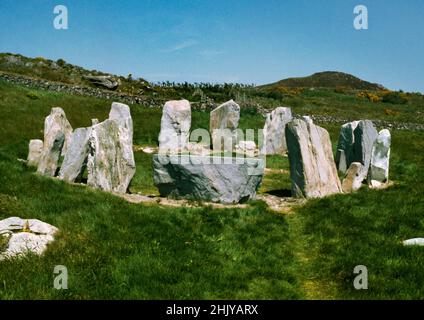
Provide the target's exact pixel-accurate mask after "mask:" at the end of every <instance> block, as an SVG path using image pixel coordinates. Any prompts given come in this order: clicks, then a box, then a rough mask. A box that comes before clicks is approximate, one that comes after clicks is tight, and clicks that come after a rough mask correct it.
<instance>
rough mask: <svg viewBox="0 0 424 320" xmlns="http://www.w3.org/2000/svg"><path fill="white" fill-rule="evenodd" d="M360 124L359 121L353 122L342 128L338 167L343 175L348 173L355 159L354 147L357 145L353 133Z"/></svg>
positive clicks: (337, 155) (337, 160) (337, 159)
mask: <svg viewBox="0 0 424 320" xmlns="http://www.w3.org/2000/svg"><path fill="white" fill-rule="evenodd" d="M358 124H359V121H352V122H348V123H345V124H344V125H342V127H341V128H340V135H339V141H338V144H337V152H336V166H337V169H338V170H339V171H340V172H342V173H346V171H347V169H348V168H349V166H350V164H351V163H352V162H353V159H354V156H353V145H354V143H355V136H354V134H353V132H354V131H355V129H356V127H357V126H358Z"/></svg>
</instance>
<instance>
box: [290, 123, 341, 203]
mask: <svg viewBox="0 0 424 320" xmlns="http://www.w3.org/2000/svg"><path fill="white" fill-rule="evenodd" d="M286 140H287V148H288V154H289V162H290V177H291V180H292V193H293V195H294V196H297V197H306V198H317V197H323V196H327V195H331V194H334V193H340V192H342V187H341V184H340V180H339V177H338V175H337V169H336V164H335V162H334V158H333V152H332V147H331V141H330V135H329V134H328V132H327V130H325V129H323V128H321V127H319V126H317V125H314V124H313V123H310V122H307V121H305V120H303V119H295V120H293V121H291V122H289V123H288V124H287V126H286Z"/></svg>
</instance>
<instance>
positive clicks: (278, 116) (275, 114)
mask: <svg viewBox="0 0 424 320" xmlns="http://www.w3.org/2000/svg"><path fill="white" fill-rule="evenodd" d="M292 118H293V117H292V112H291V109H290V108H285V107H278V108H276V109H275V110H273V111H272V112H271V113H268V114H267V115H266V121H265V126H264V131H263V133H264V143H265V144H264V148H263V151H262V153H263V154H267V155H273V154H283V153H285V152H287V143H286V133H285V128H286V124H287V123H289V122H290V121H291V120H292Z"/></svg>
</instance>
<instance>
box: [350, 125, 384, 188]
mask: <svg viewBox="0 0 424 320" xmlns="http://www.w3.org/2000/svg"><path fill="white" fill-rule="evenodd" d="M353 134H354V144H353V162H360V163H362V170H361V176H362V177H363V180H366V179H367V176H368V170H369V168H370V164H371V154H372V147H373V145H374V142H375V140H376V139H377V136H378V132H377V129H376V128H375V126H374V124H373V123H372V121H370V120H361V121H359V123H358V126H357V127H356V129H355V130H354V132H353ZM349 165H350V163H349Z"/></svg>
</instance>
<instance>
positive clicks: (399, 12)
mask: <svg viewBox="0 0 424 320" xmlns="http://www.w3.org/2000/svg"><path fill="white" fill-rule="evenodd" d="M58 4H63V5H65V6H67V8H68V16H69V28H68V30H56V29H55V28H54V27H53V19H54V17H55V15H54V14H53V8H54V7H55V6H56V5H58ZM359 4H364V5H366V6H367V7H368V11H369V12H368V13H369V29H368V30H361V31H358V30H355V29H354V27H353V19H354V13H353V8H354V7H355V6H356V5H359ZM0 51H1V52H13V53H20V54H23V55H26V56H31V57H36V56H43V57H46V58H49V59H54V60H56V59H58V58H63V59H65V60H66V61H67V62H70V63H73V64H77V65H80V66H83V67H85V68H89V69H98V70H102V71H105V72H110V73H115V74H121V75H127V74H128V73H132V74H133V76H136V77H143V78H145V79H147V80H149V81H162V80H170V81H189V82H200V81H204V82H243V83H255V84H264V83H269V82H274V81H277V80H280V79H283V78H287V77H296V76H305V75H309V74H312V73H314V72H318V71H325V70H333V71H343V72H347V73H351V74H353V75H356V76H358V77H360V78H362V79H364V80H368V81H371V82H378V83H381V84H383V85H384V86H386V87H388V88H390V89H403V90H405V91H421V92H424V1H423V0H360V1H359V0H262V1H261V0H209V1H207V0H121V1H112V0H101V1H100V0H72V1H71V0H55V1H51V0H0Z"/></svg>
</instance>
